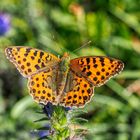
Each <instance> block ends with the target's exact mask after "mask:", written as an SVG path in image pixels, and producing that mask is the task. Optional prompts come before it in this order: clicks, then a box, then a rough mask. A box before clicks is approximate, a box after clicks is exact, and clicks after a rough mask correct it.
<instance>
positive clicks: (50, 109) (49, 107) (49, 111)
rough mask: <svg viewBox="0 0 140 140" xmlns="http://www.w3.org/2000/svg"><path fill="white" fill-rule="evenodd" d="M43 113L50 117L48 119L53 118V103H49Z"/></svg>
mask: <svg viewBox="0 0 140 140" xmlns="http://www.w3.org/2000/svg"><path fill="white" fill-rule="evenodd" d="M43 112H44V113H45V114H46V115H47V116H48V118H51V116H52V113H53V105H52V103H50V102H48V103H47V105H45V106H44V107H43Z"/></svg>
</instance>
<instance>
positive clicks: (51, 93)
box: [28, 66, 58, 105]
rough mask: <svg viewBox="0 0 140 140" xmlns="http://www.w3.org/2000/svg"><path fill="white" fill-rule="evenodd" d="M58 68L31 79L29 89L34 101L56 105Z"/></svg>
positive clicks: (45, 71) (47, 70) (50, 69)
mask: <svg viewBox="0 0 140 140" xmlns="http://www.w3.org/2000/svg"><path fill="white" fill-rule="evenodd" d="M57 71H58V69H57V66H55V67H54V68H53V67H50V68H48V69H46V70H44V71H42V72H39V73H37V74H35V75H32V76H31V77H29V78H28V79H29V81H28V88H29V91H30V95H31V96H32V97H33V99H34V100H35V101H36V102H38V103H42V104H45V105H46V104H47V103H48V102H51V103H52V104H56V88H57V85H56V81H57V80H56V75H57Z"/></svg>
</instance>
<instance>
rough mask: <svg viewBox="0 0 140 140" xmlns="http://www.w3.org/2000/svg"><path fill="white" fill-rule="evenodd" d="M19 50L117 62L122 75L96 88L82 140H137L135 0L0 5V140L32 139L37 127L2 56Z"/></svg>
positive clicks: (20, 83)
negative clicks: (99, 57) (8, 49)
mask: <svg viewBox="0 0 140 140" xmlns="http://www.w3.org/2000/svg"><path fill="white" fill-rule="evenodd" d="M88 41H92V42H91V44H90V45H88V46H86V47H82V48H81V49H78V50H77V51H74V50H75V49H77V48H80V47H81V46H82V45H84V44H86V43H87V42H88ZM18 45H22V46H31V47H35V48H38V49H42V50H44V51H49V52H51V53H53V54H55V55H58V54H59V55H63V53H64V52H69V53H70V55H71V58H75V57H80V56H90V55H92V56H93V55H106V56H109V57H114V58H118V59H120V60H122V61H123V62H124V64H125V68H124V70H123V72H122V73H121V74H120V75H118V76H117V77H115V78H113V79H111V80H110V81H109V82H107V84H105V85H104V86H101V87H99V88H96V89H95V96H94V98H93V99H92V101H91V102H90V103H89V104H87V105H86V106H85V108H84V110H85V111H87V113H83V114H81V117H83V118H85V119H88V120H89V121H88V122H86V123H83V126H86V127H88V128H89V132H88V133H87V134H86V137H85V139H86V140H112V139H113V140H140V1H139V0H114V1H111V0H75V1H74V0H0V140H25V139H26V140H28V139H36V138H32V137H31V135H30V132H31V130H33V129H34V128H36V127H37V126H39V125H40V124H38V123H34V122H33V121H34V120H36V119H38V118H40V114H37V113H36V111H37V110H38V109H39V106H38V105H37V104H36V103H35V102H34V101H33V100H32V98H31V97H30V96H29V93H28V89H27V85H26V84H27V80H26V79H24V78H23V77H22V76H21V75H20V74H19V72H18V71H17V70H16V68H15V67H14V66H13V65H12V64H11V63H10V62H9V61H8V60H7V59H6V57H5V55H4V49H5V48H6V47H7V46H18ZM42 125H43V122H42Z"/></svg>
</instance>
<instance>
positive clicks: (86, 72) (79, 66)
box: [70, 56, 124, 86]
mask: <svg viewBox="0 0 140 140" xmlns="http://www.w3.org/2000/svg"><path fill="white" fill-rule="evenodd" d="M123 67H124V64H123V63H122V62H121V61H120V60H117V59H113V58H108V57H104V56H95V57H80V58H76V59H72V60H71V61H70V69H71V70H72V71H74V72H75V73H77V74H78V75H79V76H83V77H84V78H85V79H87V80H88V81H89V82H91V83H92V84H93V85H94V86H100V85H102V84H104V83H105V82H106V81H108V79H109V78H111V77H112V76H115V75H117V74H118V73H119V72H120V71H122V69H123Z"/></svg>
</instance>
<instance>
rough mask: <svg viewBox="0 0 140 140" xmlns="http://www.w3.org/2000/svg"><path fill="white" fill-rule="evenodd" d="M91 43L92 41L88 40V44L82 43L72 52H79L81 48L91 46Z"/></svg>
mask: <svg viewBox="0 0 140 140" xmlns="http://www.w3.org/2000/svg"><path fill="white" fill-rule="evenodd" d="M91 42H92V41H91V40H89V41H88V42H86V43H84V44H83V45H82V46H81V47H79V48H77V49H75V50H73V52H76V51H78V50H80V49H81V48H84V47H87V46H89V45H90V44H91Z"/></svg>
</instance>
